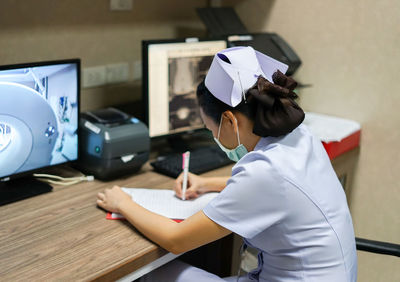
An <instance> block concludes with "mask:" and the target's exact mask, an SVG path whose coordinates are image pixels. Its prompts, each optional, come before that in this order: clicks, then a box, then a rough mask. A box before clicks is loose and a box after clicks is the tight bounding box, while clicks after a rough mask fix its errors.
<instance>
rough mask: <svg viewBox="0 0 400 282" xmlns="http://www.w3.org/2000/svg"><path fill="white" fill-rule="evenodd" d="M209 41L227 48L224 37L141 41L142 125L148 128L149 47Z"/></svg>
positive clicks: (172, 136)
mask: <svg viewBox="0 0 400 282" xmlns="http://www.w3.org/2000/svg"><path fill="white" fill-rule="evenodd" d="M210 41H225V42H226V46H228V41H227V39H226V38H225V37H221V38H218V37H217V38H179V39H159V40H157V39H153V40H143V41H142V101H143V110H144V115H143V116H144V123H145V124H146V125H147V126H149V72H148V71H149V61H148V58H149V46H150V45H153V44H168V43H191V42H210ZM198 131H204V128H197V129H190V130H185V131H180V132H175V133H168V134H164V135H160V136H155V137H151V139H152V140H159V139H162V138H166V137H168V138H179V137H180V136H182V135H185V134H191V133H193V132H198Z"/></svg>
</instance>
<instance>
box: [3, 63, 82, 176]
mask: <svg viewBox="0 0 400 282" xmlns="http://www.w3.org/2000/svg"><path fill="white" fill-rule="evenodd" d="M62 64H76V66H77V73H76V75H77V107H78V109H77V112H78V128H77V130H78V129H79V119H80V100H81V99H80V98H81V97H80V95H81V60H80V59H78V58H75V59H65V60H54V61H43V62H32V63H22V64H12V65H3V66H0V71H5V70H10V69H21V68H30V67H41V66H48V65H62ZM79 143H80V137H79V133H78V143H77V159H76V160H72V161H66V162H63V163H59V164H53V165H48V166H44V167H39V168H35V169H32V170H27V171H23V172H18V173H14V174H10V175H4V176H2V177H1V178H0V182H8V181H10V180H13V179H17V178H22V177H26V176H30V175H32V174H33V173H38V172H43V171H45V170H46V169H49V168H54V167H58V166H61V165H65V164H73V163H76V162H77V161H78V160H79V157H80V154H79Z"/></svg>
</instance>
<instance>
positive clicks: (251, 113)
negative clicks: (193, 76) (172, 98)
mask: <svg viewBox="0 0 400 282" xmlns="http://www.w3.org/2000/svg"><path fill="white" fill-rule="evenodd" d="M249 98H251V97H249ZM252 100H253V99H247V100H246V101H244V100H243V101H242V102H240V103H239V105H237V106H236V107H231V106H229V105H227V104H225V103H224V102H222V101H220V100H219V99H217V98H215V96H214V95H213V94H211V92H210V91H209V90H208V89H207V87H206V85H205V83H204V80H203V81H202V82H201V83H200V84H199V86H198V87H197V102H198V103H199V106H200V107H201V109H202V110H203V112H204V113H205V114H206V115H207V116H209V117H210V118H211V119H212V120H213V121H214V122H215V123H216V124H217V125H218V124H219V122H220V120H221V115H222V113H223V112H225V111H228V110H229V111H232V112H235V111H237V112H240V113H242V114H244V115H245V116H246V117H248V118H249V119H250V120H252V121H254V119H255V114H256V106H257V105H256V103H255V102H254V101H252Z"/></svg>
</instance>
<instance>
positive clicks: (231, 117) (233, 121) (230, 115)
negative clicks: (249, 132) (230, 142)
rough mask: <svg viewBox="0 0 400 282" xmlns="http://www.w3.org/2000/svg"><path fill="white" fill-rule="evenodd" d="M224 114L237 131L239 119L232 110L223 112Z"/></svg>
mask: <svg viewBox="0 0 400 282" xmlns="http://www.w3.org/2000/svg"><path fill="white" fill-rule="evenodd" d="M222 116H223V118H224V119H226V120H228V121H229V125H230V126H232V127H233V130H234V131H235V132H236V130H237V128H238V126H237V119H236V117H235V115H234V114H233V113H232V112H231V111H229V110H228V111H225V112H223V113H222Z"/></svg>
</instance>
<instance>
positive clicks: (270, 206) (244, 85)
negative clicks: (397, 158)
mask: <svg viewBox="0 0 400 282" xmlns="http://www.w3.org/2000/svg"><path fill="white" fill-rule="evenodd" d="M286 70H287V66H286V65H284V64H282V63H280V62H278V61H276V60H274V59H272V58H270V57H268V56H266V55H264V54H262V53H260V52H258V51H255V50H254V49H252V48H251V47H235V48H229V49H225V50H223V51H221V52H220V53H218V54H216V55H215V57H214V60H213V62H212V65H211V67H210V70H209V72H208V74H207V76H206V78H205V81H203V82H202V83H200V85H199V86H198V89H197V98H198V102H199V106H200V113H201V116H202V119H203V121H204V123H205V125H206V127H207V128H208V129H209V130H211V131H212V133H213V135H214V138H215V140H216V142H217V143H218V144H219V146H220V147H221V149H222V150H223V151H225V152H226V153H227V155H228V157H229V158H231V159H232V160H234V161H236V162H237V163H236V165H235V166H234V167H233V169H232V175H231V177H229V179H227V178H209V179H207V178H204V177H200V176H196V175H193V174H190V175H189V187H188V190H187V192H186V197H188V198H193V197H197V196H199V195H200V194H202V193H206V192H209V191H221V192H220V194H219V195H218V196H217V197H216V198H214V199H213V200H212V201H211V202H210V203H209V204H208V205H207V206H206V207H205V208H204V209H203V210H202V211H200V212H198V213H197V214H195V215H193V216H191V217H190V218H188V219H186V220H185V221H183V222H181V223H175V222H174V221H172V220H170V219H168V218H165V217H162V216H159V215H157V214H154V213H152V212H150V211H148V210H146V209H144V208H142V207H140V206H139V205H138V204H136V203H135V202H134V201H132V200H131V198H130V197H129V196H128V195H127V194H125V193H124V192H123V191H122V190H121V189H120V188H119V187H113V188H112V189H107V190H105V192H104V193H99V194H98V196H97V198H98V199H97V204H98V205H99V206H100V207H102V208H104V209H106V210H108V211H112V212H119V213H121V214H123V215H124V216H125V217H126V218H127V219H128V220H129V222H130V223H131V224H133V225H134V226H135V227H136V228H137V229H138V230H139V231H140V232H142V233H143V234H144V235H145V236H147V237H148V238H149V239H150V240H152V241H154V242H155V243H157V244H158V245H160V246H161V247H163V248H165V249H167V250H168V251H170V252H173V253H182V252H186V251H189V250H192V249H194V248H197V247H199V246H202V245H204V244H206V243H209V242H212V241H215V240H217V239H219V238H222V237H224V236H226V235H228V234H230V233H231V232H234V233H236V234H239V235H240V236H242V237H243V239H244V248H245V247H246V246H252V247H254V248H256V249H257V250H258V267H257V268H256V269H254V270H253V271H251V272H250V273H249V274H248V275H247V276H244V277H240V281H318V282H320V281H323V282H325V281H328V282H329V281H332V282H337V281H348V282H350V281H351V282H353V281H356V279H357V256H356V249H355V238H354V231H353V225H352V220H351V216H350V212H349V209H348V206H347V203H346V197H345V194H344V192H343V189H342V187H341V185H340V182H339V181H338V179H337V176H336V174H335V172H334V170H333V168H332V166H331V163H330V161H329V158H328V156H327V154H326V152H325V150H324V148H323V146H322V144H321V142H320V141H319V140H317V139H316V138H315V137H314V136H313V135H311V134H310V132H309V131H308V129H307V127H306V126H305V125H302V124H301V123H302V121H303V119H304V112H303V111H302V109H301V108H300V107H299V106H298V105H297V104H296V102H295V101H294V99H295V98H296V97H297V95H296V94H295V93H294V92H293V90H294V88H295V87H296V82H295V81H294V80H293V79H291V78H289V77H287V76H285V75H284V73H285V72H286ZM181 182H182V177H178V179H177V181H176V186H175V191H176V193H177V195H178V196H180V195H181V193H182V191H181V188H180V187H181ZM236 279H237V278H232V277H231V278H225V279H224V278H220V277H218V276H216V275H213V274H210V273H207V272H206V271H203V270H201V269H198V268H195V267H193V266H190V265H186V264H184V263H182V262H179V261H174V262H172V263H169V264H167V265H165V266H163V267H161V268H159V269H157V270H156V271H154V272H152V273H150V275H148V276H147V277H145V278H144V280H145V281H228V280H229V281H235V280H236Z"/></svg>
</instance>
